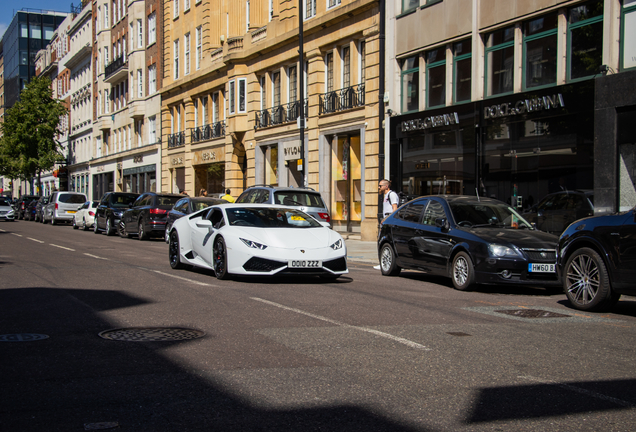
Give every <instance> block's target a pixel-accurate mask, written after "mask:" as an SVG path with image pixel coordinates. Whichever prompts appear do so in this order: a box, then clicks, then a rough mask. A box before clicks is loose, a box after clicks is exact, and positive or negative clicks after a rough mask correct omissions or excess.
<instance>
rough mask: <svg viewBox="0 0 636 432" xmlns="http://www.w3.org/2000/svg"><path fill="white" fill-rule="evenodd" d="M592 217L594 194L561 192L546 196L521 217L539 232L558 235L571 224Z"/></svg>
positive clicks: (580, 191) (590, 192) (581, 191)
mask: <svg viewBox="0 0 636 432" xmlns="http://www.w3.org/2000/svg"><path fill="white" fill-rule="evenodd" d="M593 215H594V192H593V191H586V190H571V191H561V192H555V193H552V194H549V195H546V196H545V197H544V198H543V199H542V200H541V202H539V203H538V204H536V205H534V206H532V207H531V208H530V210H529V211H528V212H527V213H523V214H522V216H523V217H524V219H526V220H527V221H528V222H530V223H534V224H535V225H536V227H537V228H538V229H540V230H541V231H546V232H549V233H552V234H556V235H559V234H561V233H562V232H563V230H565V229H566V228H567V227H568V225H570V224H571V223H572V222H574V221H576V220H579V219H582V218H585V217H588V216H593Z"/></svg>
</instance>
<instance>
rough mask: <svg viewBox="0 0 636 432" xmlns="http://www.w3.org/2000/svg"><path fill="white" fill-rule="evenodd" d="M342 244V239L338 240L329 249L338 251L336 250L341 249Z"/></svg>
mask: <svg viewBox="0 0 636 432" xmlns="http://www.w3.org/2000/svg"><path fill="white" fill-rule="evenodd" d="M343 244H344V242H343V241H342V239H340V240H337V241H336V242H335V243H334V244H332V245H331V246H329V247H330V248H331V249H333V250H338V249H342V245H343Z"/></svg>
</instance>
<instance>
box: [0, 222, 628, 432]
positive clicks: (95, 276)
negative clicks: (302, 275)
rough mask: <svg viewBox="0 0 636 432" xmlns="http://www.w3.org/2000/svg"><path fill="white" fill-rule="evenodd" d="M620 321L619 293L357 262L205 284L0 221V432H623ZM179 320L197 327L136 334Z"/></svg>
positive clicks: (162, 252) (163, 249)
mask: <svg viewBox="0 0 636 432" xmlns="http://www.w3.org/2000/svg"><path fill="white" fill-rule="evenodd" d="M635 326H636V301H635V299H634V298H627V299H623V300H622V301H621V302H620V303H619V304H618V306H617V307H616V308H615V309H614V310H613V312H612V313H608V314H587V313H580V312H576V311H574V310H573V309H571V308H569V307H568V305H567V303H566V301H565V296H564V295H562V294H550V293H548V292H547V291H545V290H543V289H541V288H536V289H535V288H506V287H478V289H477V290H476V291H473V292H467V293H466V292H458V291H455V290H453V289H452V285H451V283H450V281H448V280H445V279H439V278H436V279H432V278H430V277H427V276H426V275H424V274H421V273H416V272H403V273H402V276H400V277H398V278H389V277H383V276H381V275H380V272H379V271H378V270H374V269H373V267H372V266H371V265H367V264H360V263H350V273H349V275H348V276H347V277H342V278H341V279H339V280H338V281H336V282H329V283H325V282H322V281H320V280H318V279H312V278H306V279H305V280H299V279H275V280H268V279H239V280H230V281H218V280H217V279H216V278H215V277H214V275H213V274H212V273H209V272H206V271H198V270H182V271H174V270H171V269H170V266H169V264H168V257H167V245H166V244H165V243H163V241H162V240H154V241H144V242H140V241H138V240H136V239H121V238H119V237H107V236H105V235H103V234H102V235H95V234H93V233H92V232H82V231H76V230H73V229H71V228H70V226H51V225H42V224H38V223H35V222H24V221H19V222H14V223H3V224H0V388H1V389H2V391H0V431H3V432H4V431H11V432H14V431H15V432H29V431H38V432H41V431H47V432H48V431H65V432H66V431H82V430H108V429H106V428H108V427H115V428H116V429H115V430H124V431H149V432H163V431H283V432H285V431H343V432H349V431H405V432H406V431H473V430H474V431H509V430H514V431H545V430H558V431H569V430H576V431H587V430H590V431H592V430H594V431H597V430H604V431H633V430H635V429H636V409H635V407H636V385H635V384H636V371H635V368H634V365H635V359H636V350H635V348H634V347H635V345H636V344H635V338H636V332H635V331H634V330H635ZM147 327H152V328H161V329H164V330H162V331H158V330H156V329H153V330H152V331H146V332H144V331H141V330H129V329H131V328H147ZM179 328H185V329H191V330H200V331H202V332H205V335H204V336H203V337H201V338H197V339H189V340H178V341H147V339H148V338H150V337H151V336H155V335H156V334H159V335H160V336H162V337H169V336H175V337H177V338H187V337H189V336H190V334H191V332H190V331H179V330H177V329H179ZM113 329H126V330H125V331H121V332H115V333H114V334H115V335H116V336H120V337H123V338H124V339H125V340H123V341H122V340H109V339H104V338H102V337H100V336H99V334H100V333H101V332H104V331H108V330H113ZM17 335H21V336H17ZM27 335H46V336H48V338H46V339H41V340H34V339H35V338H37V336H27ZM18 338H22V339H27V340H26V341H15V339H18ZM29 339H30V340H29ZM139 339H141V340H139Z"/></svg>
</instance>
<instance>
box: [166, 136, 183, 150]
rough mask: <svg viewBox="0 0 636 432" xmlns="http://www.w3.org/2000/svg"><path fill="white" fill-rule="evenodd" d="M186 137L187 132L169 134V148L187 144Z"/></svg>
mask: <svg viewBox="0 0 636 432" xmlns="http://www.w3.org/2000/svg"><path fill="white" fill-rule="evenodd" d="M185 137H186V134H185V132H177V133H175V134H172V135H168V148H173V147H179V146H182V145H185Z"/></svg>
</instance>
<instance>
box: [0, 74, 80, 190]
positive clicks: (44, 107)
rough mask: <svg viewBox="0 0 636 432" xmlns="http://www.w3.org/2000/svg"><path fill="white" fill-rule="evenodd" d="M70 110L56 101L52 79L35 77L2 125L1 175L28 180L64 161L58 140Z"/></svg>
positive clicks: (0, 148) (0, 140) (0, 146)
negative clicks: (62, 118) (61, 126)
mask: <svg viewBox="0 0 636 432" xmlns="http://www.w3.org/2000/svg"><path fill="white" fill-rule="evenodd" d="M67 112H68V110H67V109H66V107H65V106H64V105H63V104H62V101H60V100H59V99H53V91H52V90H51V80H49V79H48V78H42V77H37V78H33V79H32V80H31V82H29V84H27V85H26V87H25V89H24V90H22V92H21V93H20V100H19V101H18V102H17V103H16V104H15V105H14V106H13V107H11V108H9V109H8V110H7V111H6V112H5V116H4V123H0V132H1V133H2V137H0V175H4V176H6V177H9V178H19V179H23V180H27V179H30V178H33V177H35V176H36V174H39V173H40V172H42V171H47V170H50V169H52V168H53V166H54V165H55V163H56V162H63V161H64V160H65V156H64V154H62V146H61V144H60V143H59V142H58V141H57V140H56V137H57V136H58V134H59V133H60V130H59V124H60V118H61V117H62V116H63V115H66V114H67Z"/></svg>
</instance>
